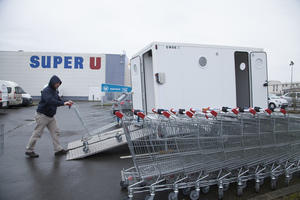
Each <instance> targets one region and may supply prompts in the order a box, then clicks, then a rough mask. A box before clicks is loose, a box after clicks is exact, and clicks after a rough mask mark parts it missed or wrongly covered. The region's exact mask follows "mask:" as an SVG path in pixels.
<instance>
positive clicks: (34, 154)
mask: <svg viewBox="0 0 300 200" xmlns="http://www.w3.org/2000/svg"><path fill="white" fill-rule="evenodd" d="M25 155H27V156H29V157H30V158H38V157H39V154H36V153H34V152H25Z"/></svg>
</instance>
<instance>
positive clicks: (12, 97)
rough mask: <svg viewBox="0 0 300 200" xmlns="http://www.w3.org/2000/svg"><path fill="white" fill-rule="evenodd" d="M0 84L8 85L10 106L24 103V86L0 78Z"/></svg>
mask: <svg viewBox="0 0 300 200" xmlns="http://www.w3.org/2000/svg"><path fill="white" fill-rule="evenodd" d="M0 84H4V85H5V86H6V87H7V93H8V103H9V104H8V105H9V106H16V105H20V104H22V88H21V87H20V86H19V85H18V84H17V83H15V82H13V81H4V80H0Z"/></svg>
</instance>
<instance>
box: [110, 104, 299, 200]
mask: <svg viewBox="0 0 300 200" xmlns="http://www.w3.org/2000/svg"><path fill="white" fill-rule="evenodd" d="M250 111H251V112H247V113H240V112H237V113H236V112H233V113H225V112H224V113H220V114H215V113H213V114H212V115H213V117H211V118H208V117H207V116H203V115H196V114H191V115H189V116H190V118H183V117H176V116H174V115H172V114H171V113H170V112H167V111H164V112H163V113H164V115H165V116H167V117H168V118H156V119H150V118H148V117H147V116H142V114H141V117H143V120H144V122H143V129H139V130H137V131H132V130H131V127H132V125H131V122H130V120H126V118H125V117H124V118H122V117H123V116H122V114H121V113H120V112H119V113H116V114H117V115H119V117H120V118H122V123H123V129H124V133H125V135H126V138H127V142H128V147H129V149H130V152H131V155H132V159H133V163H134V167H132V168H129V169H127V170H123V171H122V181H121V183H122V186H124V187H125V186H127V188H128V197H127V199H132V198H133V194H134V193H138V192H145V191H148V192H150V196H149V195H148V196H147V197H146V198H145V199H154V196H155V192H157V191H163V190H173V191H172V192H171V193H170V194H169V199H171V200H175V199H177V196H178V190H179V189H183V191H185V193H190V198H191V199H198V198H199V195H200V188H201V189H202V191H205V192H207V190H209V186H211V185H215V184H217V185H218V189H219V198H220V199H222V198H223V196H224V191H225V190H226V189H228V187H229V184H230V183H233V182H237V183H238V194H239V195H241V194H242V190H243V188H244V187H245V186H246V183H247V181H248V180H251V179H255V181H256V184H255V187H256V191H257V192H258V191H259V186H260V185H261V184H262V183H263V180H264V178H266V177H271V179H272V182H273V185H271V187H272V188H274V186H275V185H276V180H277V177H278V176H279V175H280V174H285V176H286V182H287V183H288V182H289V180H290V177H291V174H292V173H294V172H295V171H298V170H299V161H300V148H299V147H300V124H299V123H300V119H299V118H296V117H291V116H289V115H288V114H286V113H284V114H274V113H259V112H256V111H254V110H250ZM189 114H190V113H189ZM192 188H194V190H191V189H192ZM189 191H190V192H189Z"/></svg>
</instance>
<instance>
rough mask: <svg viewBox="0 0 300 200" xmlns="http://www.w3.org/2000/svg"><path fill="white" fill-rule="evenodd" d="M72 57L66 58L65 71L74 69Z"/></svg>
mask: <svg viewBox="0 0 300 200" xmlns="http://www.w3.org/2000/svg"><path fill="white" fill-rule="evenodd" d="M71 60H72V57H67V56H66V57H65V69H72V65H71V64H72V61H71Z"/></svg>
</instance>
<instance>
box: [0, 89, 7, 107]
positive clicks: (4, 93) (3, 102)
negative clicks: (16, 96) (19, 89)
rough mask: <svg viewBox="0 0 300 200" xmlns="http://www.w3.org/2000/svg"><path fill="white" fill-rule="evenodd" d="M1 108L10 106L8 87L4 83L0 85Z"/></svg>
mask: <svg viewBox="0 0 300 200" xmlns="http://www.w3.org/2000/svg"><path fill="white" fill-rule="evenodd" d="M0 108H8V94H7V87H6V86H5V85H4V84H1V85H0Z"/></svg>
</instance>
